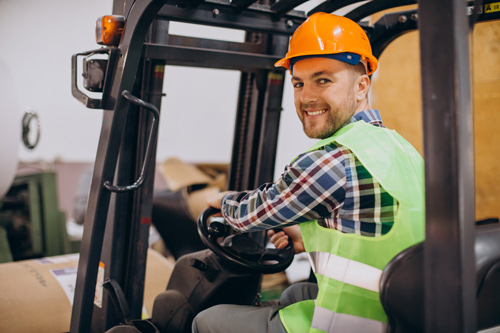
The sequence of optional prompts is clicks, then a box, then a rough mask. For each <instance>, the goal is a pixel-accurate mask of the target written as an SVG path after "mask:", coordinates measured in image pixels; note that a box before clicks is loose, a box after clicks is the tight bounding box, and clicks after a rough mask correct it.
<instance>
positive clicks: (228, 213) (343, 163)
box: [222, 110, 397, 237]
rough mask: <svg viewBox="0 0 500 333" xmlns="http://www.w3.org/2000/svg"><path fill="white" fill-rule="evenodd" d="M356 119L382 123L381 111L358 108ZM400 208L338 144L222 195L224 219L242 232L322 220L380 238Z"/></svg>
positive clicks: (339, 228) (357, 232)
mask: <svg viewBox="0 0 500 333" xmlns="http://www.w3.org/2000/svg"><path fill="white" fill-rule="evenodd" d="M356 121H365V122H367V123H369V124H372V125H374V126H380V127H382V119H381V117H380V113H379V112H378V111H377V110H366V111H362V112H359V113H357V114H355V115H354V116H353V117H352V118H351V119H350V120H349V123H352V122H356ZM396 208H397V201H396V200H395V199H394V198H393V197H392V196H391V195H390V194H389V193H387V192H386V191H385V190H384V189H383V188H382V187H381V185H380V183H378V182H377V180H375V179H374V178H373V177H372V176H371V175H370V173H369V172H368V171H367V170H366V169H365V167H364V166H363V165H362V164H361V163H360V162H359V160H358V159H357V158H356V156H355V155H354V154H353V153H352V152H351V151H350V150H349V149H347V148H346V147H343V146H337V145H335V144H330V145H327V146H325V147H323V149H320V150H316V151H312V152H307V153H304V154H302V155H300V156H299V157H298V158H297V159H295V160H294V161H293V162H292V163H291V164H290V165H288V166H286V168H285V170H284V172H283V174H282V175H281V177H280V178H279V179H278V180H277V181H275V182H274V183H267V184H264V185H262V186H260V187H259V188H258V189H256V190H253V191H243V192H232V193H229V194H227V195H225V196H224V198H223V199H222V213H223V215H224V217H225V218H226V220H227V221H228V223H229V224H230V225H231V226H232V227H233V228H234V229H237V230H240V231H257V230H262V229H270V228H275V227H284V226H288V225H293V224H297V223H302V222H307V221H311V220H318V223H319V224H320V225H322V226H323V227H326V228H333V229H337V230H339V231H342V232H346V233H356V234H359V235H364V236H371V237H377V236H380V235H383V234H385V233H387V232H388V231H389V230H390V228H391V226H392V224H393V223H394V216H395V213H396Z"/></svg>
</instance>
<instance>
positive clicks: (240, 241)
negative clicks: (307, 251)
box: [198, 207, 295, 274]
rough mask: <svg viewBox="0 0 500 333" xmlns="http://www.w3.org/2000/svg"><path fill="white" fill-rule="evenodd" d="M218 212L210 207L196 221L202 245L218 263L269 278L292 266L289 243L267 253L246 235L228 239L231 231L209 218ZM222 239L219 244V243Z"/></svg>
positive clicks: (220, 222)
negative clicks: (269, 275) (221, 262)
mask: <svg viewBox="0 0 500 333" xmlns="http://www.w3.org/2000/svg"><path fill="white" fill-rule="evenodd" d="M218 212H219V210H218V209H215V208H213V207H209V208H207V209H206V210H204V211H203V212H202V214H201V215H200V217H199V219H198V232H199V234H200V237H201V240H202V241H203V243H204V244H205V245H206V246H207V247H208V248H209V249H210V250H212V251H213V252H214V253H215V254H216V255H217V256H219V257H220V258H221V259H223V260H225V261H227V262H229V263H232V264H234V265H235V266H237V267H241V268H244V269H247V270H251V271H254V272H257V273H261V274H272V273H277V272H281V271H283V270H285V269H286V268H287V267H288V266H290V264H291V263H292V260H293V256H294V255H295V250H294V248H293V245H292V242H290V243H289V244H288V245H287V246H286V247H285V248H284V249H270V248H266V247H264V246H262V245H260V244H259V243H257V242H256V241H255V240H253V239H252V238H250V237H248V236H247V235H245V234H241V233H237V234H233V235H229V233H230V231H231V228H230V227H229V226H228V225H227V224H226V223H225V221H220V219H218V220H214V221H212V222H210V223H209V224H208V220H209V218H210V217H211V216H212V215H214V214H216V213H218ZM221 237H224V240H223V241H222V242H221V243H219V242H218V239H219V238H221Z"/></svg>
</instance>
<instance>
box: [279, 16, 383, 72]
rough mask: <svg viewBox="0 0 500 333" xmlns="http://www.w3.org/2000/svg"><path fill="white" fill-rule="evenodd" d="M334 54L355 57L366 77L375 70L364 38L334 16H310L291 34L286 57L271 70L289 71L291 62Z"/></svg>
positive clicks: (357, 28) (354, 27) (361, 32)
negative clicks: (364, 64)
mask: <svg viewBox="0 0 500 333" xmlns="http://www.w3.org/2000/svg"><path fill="white" fill-rule="evenodd" d="M336 54H357V55H359V56H360V57H361V60H363V61H365V62H366V64H367V71H368V75H370V74H372V73H373V72H375V70H376V69H377V66H378V61H377V58H375V57H374V56H373V54H372V48H371V45H370V41H369V40H368V36H367V35H366V33H365V31H364V30H363V28H361V27H360V26H359V25H358V24H357V23H356V22H354V21H352V20H351V19H348V18H347V17H343V16H338V15H335V14H328V13H314V14H313V15H311V16H310V17H309V18H308V19H307V20H306V21H304V23H302V24H301V25H300V26H299V27H298V28H297V30H295V32H294V33H293V36H292V38H291V39H290V46H289V47H288V53H287V54H286V56H285V58H283V59H281V60H279V61H278V62H276V64H274V66H276V67H285V68H286V69H288V70H290V59H292V58H295V57H307V56H328V55H336Z"/></svg>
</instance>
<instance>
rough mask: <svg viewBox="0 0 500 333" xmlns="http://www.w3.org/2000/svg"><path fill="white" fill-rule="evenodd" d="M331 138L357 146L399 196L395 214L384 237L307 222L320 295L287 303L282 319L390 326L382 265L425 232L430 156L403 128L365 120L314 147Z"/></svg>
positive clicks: (348, 327)
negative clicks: (425, 157) (425, 156)
mask: <svg viewBox="0 0 500 333" xmlns="http://www.w3.org/2000/svg"><path fill="white" fill-rule="evenodd" d="M331 143H334V144H336V145H338V146H344V147H347V148H349V149H350V150H351V151H352V152H353V153H354V155H356V157H357V158H358V159H359V161H360V162H361V163H362V164H363V166H364V167H365V168H366V169H367V170H368V171H369V172H370V174H371V175H372V176H373V178H375V179H376V180H377V181H378V182H380V184H381V186H382V187H383V188H384V189H385V190H386V191H387V192H388V193H389V194H390V195H391V196H392V197H393V198H395V199H396V200H397V202H398V208H397V212H396V216H395V221H394V224H393V226H392V228H391V229H390V231H389V232H388V233H387V234H385V235H382V236H380V237H366V236H361V235H357V234H353V233H342V232H341V231H338V230H336V229H328V228H324V227H321V226H320V225H319V224H318V223H317V221H310V222H306V223H302V224H301V225H300V226H301V233H302V238H303V240H304V246H305V249H306V252H307V253H308V256H309V260H310V262H311V266H312V268H313V271H314V273H315V275H316V278H317V280H318V296H317V299H316V300H305V301H301V302H298V303H295V304H292V305H290V306H287V307H285V308H283V309H281V310H280V318H281V321H282V322H283V325H284V326H285V328H286V330H287V332H301V333H302V332H323V331H324V332H335V333H338V332H363V333H365V332H384V331H385V328H386V322H387V317H386V314H385V312H384V309H383V308H382V304H381V302H380V297H379V283H380V277H381V275H382V270H383V269H384V267H385V266H386V265H387V263H388V262H389V261H390V260H391V259H392V258H393V257H394V256H396V255H397V254H398V253H399V252H401V251H402V250H404V249H406V248H408V247H410V246H411V245H413V244H416V243H418V242H420V241H422V240H423V239H424V236H425V212H424V167H423V160H422V157H421V156H420V154H419V153H418V152H417V151H416V150H415V148H413V147H412V146H411V144H409V143H408V142H407V141H406V140H405V139H403V138H402V137H401V136H400V135H399V134H397V133H396V132H395V131H393V130H389V129H386V128H381V127H376V126H373V125H369V124H367V123H365V122H364V121H358V122H355V123H351V124H348V125H346V126H344V127H343V128H341V129H340V130H339V131H337V132H336V133H335V134H334V135H333V136H331V137H330V138H327V139H324V140H322V141H320V142H318V143H317V144H316V145H314V146H313V147H312V148H311V149H309V150H308V151H313V150H317V149H319V148H321V147H324V146H326V145H328V144H331Z"/></svg>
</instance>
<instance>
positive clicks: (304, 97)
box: [300, 84, 318, 104]
mask: <svg viewBox="0 0 500 333" xmlns="http://www.w3.org/2000/svg"><path fill="white" fill-rule="evenodd" d="M317 100H318V93H317V91H316V90H315V89H314V87H313V86H311V85H310V84H304V86H303V87H302V94H301V96H300V101H301V102H302V103H304V104H306V103H311V102H315V101H317Z"/></svg>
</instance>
